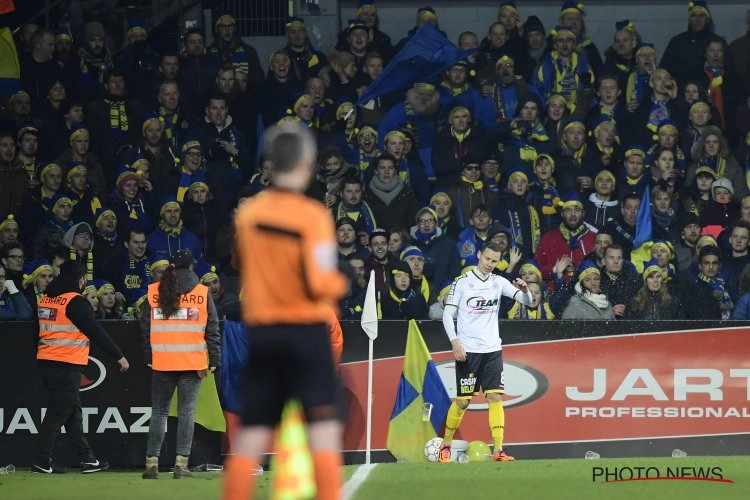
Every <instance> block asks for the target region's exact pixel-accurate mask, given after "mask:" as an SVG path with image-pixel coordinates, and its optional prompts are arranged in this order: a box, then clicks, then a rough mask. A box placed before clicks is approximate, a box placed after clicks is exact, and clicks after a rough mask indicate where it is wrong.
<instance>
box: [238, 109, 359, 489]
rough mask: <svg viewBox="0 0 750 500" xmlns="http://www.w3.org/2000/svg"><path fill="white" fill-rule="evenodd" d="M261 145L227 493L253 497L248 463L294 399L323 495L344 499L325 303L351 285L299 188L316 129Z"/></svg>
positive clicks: (243, 229)
mask: <svg viewBox="0 0 750 500" xmlns="http://www.w3.org/2000/svg"><path fill="white" fill-rule="evenodd" d="M265 153H266V156H267V158H268V159H269V160H270V161H271V162H272V163H273V167H272V168H273V184H272V187H271V188H269V189H267V190H265V191H263V192H262V193H260V194H258V195H257V196H255V197H254V198H251V199H249V200H247V201H245V202H243V203H242V204H241V205H240V206H239V207H238V209H237V214H236V216H235V220H234V224H235V229H236V237H235V244H236V249H235V250H236V257H237V259H238V262H237V263H238V264H239V270H240V276H241V283H242V288H243V290H244V295H245V300H243V301H242V314H243V318H244V320H245V322H246V323H247V324H248V326H249V331H250V336H249V351H250V356H249V359H248V362H247V378H246V381H245V386H246V389H245V391H246V394H245V397H246V399H245V403H244V407H243V410H242V414H241V418H242V425H243V427H242V429H241V430H240V431H239V433H238V435H237V437H236V439H235V442H234V443H233V445H232V449H233V450H235V453H236V454H235V455H233V456H231V457H230V458H229V459H227V461H226V464H225V477H224V486H223V498H224V499H225V500H235V499H242V500H245V499H247V498H250V497H252V494H253V492H254V488H255V477H254V476H253V475H251V471H252V470H253V469H254V468H255V467H257V466H258V464H259V460H260V456H261V454H262V453H265V452H267V451H268V450H269V448H270V447H271V442H272V439H273V431H274V428H275V427H276V425H277V424H278V423H279V422H280V421H281V412H282V409H283V407H284V404H285V402H286V401H287V400H288V399H290V398H296V399H299V401H300V402H301V403H302V407H303V410H304V412H305V417H306V421H307V431H308V437H309V443H310V451H311V452H312V456H313V467H314V471H315V482H316V485H317V491H318V494H317V498H319V499H321V500H330V499H336V498H339V495H340V489H341V463H342V460H341V433H342V432H341V431H342V426H341V422H340V417H339V413H338V403H339V389H340V388H339V385H338V381H337V378H336V373H335V368H334V362H333V358H332V354H331V343H330V340H329V334H328V328H327V323H328V318H329V316H328V313H327V309H328V308H330V307H331V306H332V305H335V304H336V302H337V301H338V299H339V298H341V297H342V296H343V295H344V294H345V293H346V290H347V282H346V279H345V277H344V276H343V275H342V274H341V273H339V271H338V267H337V251H336V240H335V235H334V225H333V218H332V217H331V214H330V212H329V211H328V210H326V208H325V207H324V206H323V205H322V204H321V203H320V202H318V201H316V200H312V199H310V198H307V197H306V196H305V195H304V194H303V192H304V191H305V189H306V188H307V185H308V183H309V182H310V179H311V177H312V175H313V171H314V166H315V162H316V148H315V141H314V138H313V136H312V134H311V133H310V132H309V131H307V130H305V129H303V128H301V127H300V126H299V124H296V123H290V124H282V125H278V126H276V127H274V128H273V129H270V130H269V131H268V132H267V134H266V138H265Z"/></svg>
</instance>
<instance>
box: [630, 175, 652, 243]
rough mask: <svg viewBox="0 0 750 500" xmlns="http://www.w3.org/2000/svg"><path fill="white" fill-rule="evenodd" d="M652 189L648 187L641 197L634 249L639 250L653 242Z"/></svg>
mask: <svg viewBox="0 0 750 500" xmlns="http://www.w3.org/2000/svg"><path fill="white" fill-rule="evenodd" d="M652 231H653V229H652V226H651V187H650V186H649V185H646V189H644V190H643V196H641V206H640V207H638V218H637V219H636V222H635V241H633V248H638V247H640V246H641V245H643V244H644V243H646V242H647V241H651V233H652Z"/></svg>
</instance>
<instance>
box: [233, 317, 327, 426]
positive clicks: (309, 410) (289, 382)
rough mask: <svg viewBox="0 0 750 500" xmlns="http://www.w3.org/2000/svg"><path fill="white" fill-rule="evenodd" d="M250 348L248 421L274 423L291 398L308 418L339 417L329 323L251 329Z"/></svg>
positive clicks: (245, 410)
mask: <svg viewBox="0 0 750 500" xmlns="http://www.w3.org/2000/svg"><path fill="white" fill-rule="evenodd" d="M248 347H249V351H250V353H249V358H248V361H247V367H246V374H247V378H246V380H245V394H244V396H245V399H244V400H243V409H242V415H241V416H242V423H243V424H244V425H262V426H274V425H276V424H277V423H279V422H280V420H281V412H282V410H283V409H284V404H285V403H286V401H287V400H288V399H290V398H296V399H299V401H300V402H301V403H302V407H303V408H304V411H305V417H306V418H307V421H308V422H314V421H318V420H327V419H331V418H336V419H339V418H340V414H339V404H338V403H339V393H340V386H339V382H338V378H337V376H336V371H335V368H334V365H333V356H332V354H331V343H330V339H329V335H328V329H327V328H326V325H324V324H322V323H321V324H317V325H273V326H253V327H249V328H248Z"/></svg>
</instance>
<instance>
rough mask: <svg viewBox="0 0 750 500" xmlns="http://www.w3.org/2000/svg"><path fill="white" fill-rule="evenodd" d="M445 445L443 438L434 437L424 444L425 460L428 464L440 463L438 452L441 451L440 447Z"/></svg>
mask: <svg viewBox="0 0 750 500" xmlns="http://www.w3.org/2000/svg"><path fill="white" fill-rule="evenodd" d="M441 444H443V438H441V437H434V438H432V439H430V440H429V441H427V442H426V443H425V444H424V458H425V459H426V460H427V461H428V462H437V461H438V452H439V451H440V445H441Z"/></svg>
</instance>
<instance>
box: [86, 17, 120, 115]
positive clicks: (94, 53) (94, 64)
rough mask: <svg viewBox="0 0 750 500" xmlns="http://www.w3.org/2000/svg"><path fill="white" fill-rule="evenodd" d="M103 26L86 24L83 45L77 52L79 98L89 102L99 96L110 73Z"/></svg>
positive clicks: (94, 22) (92, 23)
mask: <svg viewBox="0 0 750 500" xmlns="http://www.w3.org/2000/svg"><path fill="white" fill-rule="evenodd" d="M105 36H106V33H105V31H104V26H102V23H100V22H99V21H91V22H90V23H87V24H86V29H85V30H84V35H83V41H84V45H83V47H81V48H80V49H79V50H78V61H79V69H80V71H81V76H80V79H81V85H82V88H81V89H79V93H80V95H81V97H83V98H84V99H88V100H89V101H90V100H92V99H95V98H96V97H99V96H101V95H102V94H103V93H104V92H103V91H102V85H105V84H106V78H105V74H106V73H107V72H109V71H112V69H113V67H114V66H113V64H112V54H111V53H110V51H109V48H108V47H107V44H106V42H105V41H104V37H105Z"/></svg>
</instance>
